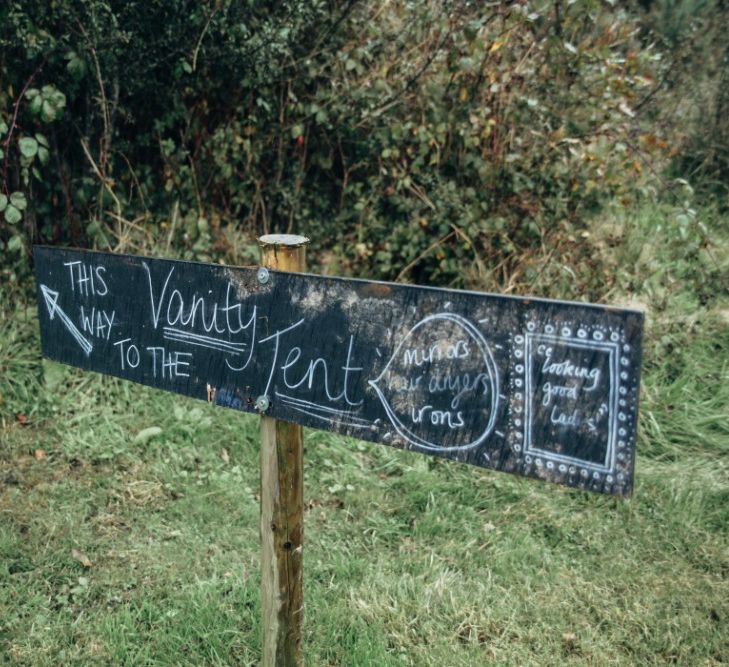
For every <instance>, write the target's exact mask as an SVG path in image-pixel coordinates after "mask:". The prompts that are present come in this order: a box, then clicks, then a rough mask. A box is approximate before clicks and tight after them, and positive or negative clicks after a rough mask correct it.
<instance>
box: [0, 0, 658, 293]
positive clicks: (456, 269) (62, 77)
mask: <svg viewBox="0 0 729 667" xmlns="http://www.w3.org/2000/svg"><path fill="white" fill-rule="evenodd" d="M637 19H638V15H637V14H635V13H630V12H628V11H627V10H624V9H611V8H609V7H608V8H606V7H603V5H602V4H601V3H598V2H596V1H593V0H590V1H587V2H583V3H576V4H574V5H568V6H563V5H562V4H561V3H555V4H549V3H547V4H544V6H543V8H542V9H527V7H526V5H522V4H511V5H499V6H489V7H486V8H484V7H482V6H481V5H480V4H478V5H477V4H476V3H462V2H441V1H436V0H428V1H426V2H419V3H412V2H407V1H405V0H393V1H391V2H387V3H374V2H359V3H354V2H342V1H341V0H340V1H336V2H335V1H331V2H290V3H285V4H284V3H282V4H274V5H271V4H270V3H263V2H249V3H234V2H232V1H231V0H227V1H221V0H218V1H217V2H215V3H213V4H209V5H202V4H200V3H196V2H191V1H185V0H174V1H167V0H151V1H148V2H144V3H137V2H121V1H112V0H85V1H83V2H81V1H78V2H72V1H71V0H65V1H64V2H59V3H45V2H41V1H40V0H32V1H25V0H24V1H23V2H22V3H21V2H20V1H19V0H15V1H13V2H11V3H10V4H9V6H8V7H7V8H6V9H4V10H0V47H2V56H1V60H0V71H2V73H3V80H4V81H7V82H8V84H7V85H6V87H5V89H4V90H3V91H2V94H1V95H0V118H1V119H2V121H3V122H4V123H5V124H6V125H7V127H8V129H7V130H5V135H4V136H5V150H6V151H7V155H6V156H5V163H4V164H5V170H4V171H3V172H2V175H3V189H4V190H5V192H6V193H7V195H8V197H10V196H11V195H12V194H14V193H20V194H24V195H26V202H27V204H28V206H27V208H26V209H25V210H24V211H21V209H20V208H18V207H17V206H15V205H14V204H13V207H14V208H15V209H17V211H18V212H19V213H22V218H23V219H22V221H21V220H18V219H17V217H18V216H17V214H16V213H13V214H12V215H11V218H15V220H14V221H13V220H10V221H9V220H8V219H7V217H8V216H7V214H6V216H5V217H6V219H5V221H4V222H3V223H2V227H0V238H2V241H3V243H4V245H5V249H4V252H5V253H6V256H10V254H11V253H13V252H16V253H17V252H19V251H20V250H22V248H23V247H24V244H23V243H21V239H25V241H26V242H27V241H28V240H40V241H43V242H50V243H70V244H73V245H93V246H96V247H101V248H114V249H118V250H122V249H133V248H137V249H139V248H142V249H144V248H151V247H154V248H155V251H156V252H166V251H169V252H170V253H174V254H176V255H178V256H183V257H189V258H197V259H211V258H224V259H226V260H228V261H241V260H250V259H252V258H253V256H254V253H253V252H252V251H251V248H250V240H251V239H252V238H253V237H254V236H255V235H257V234H260V233H262V232H269V231H297V232H301V233H305V234H308V235H310V236H311V237H312V238H313V240H314V245H315V247H314V250H315V251H319V253H318V257H319V260H320V262H321V263H322V264H323V265H324V266H323V268H322V270H327V267H326V262H327V257H332V256H335V257H337V266H336V269H333V268H330V269H329V270H336V271H338V272H342V273H349V274H358V275H365V276H370V277H378V278H390V279H392V278H399V279H407V280H414V281H418V282H421V283H438V284H451V285H464V284H478V285H480V286H482V287H483V286H489V285H494V284H496V283H501V284H502V285H503V284H504V283H506V285H507V287H509V288H511V289H518V288H519V287H520V285H521V284H523V283H525V282H529V281H531V280H533V279H534V273H535V271H536V269H535V268H534V266H533V265H534V264H535V263H536V262H535V261H533V260H535V258H541V259H544V258H546V257H554V256H557V257H564V258H571V259H570V261H571V262H572V263H573V264H579V262H580V261H582V259H580V257H582V258H583V259H584V257H583V256H587V255H586V253H588V254H589V245H586V244H584V243H583V239H584V237H583V234H584V232H585V230H586V225H587V221H588V220H589V219H590V216H591V215H592V214H593V213H594V212H596V211H598V210H600V208H601V207H602V206H604V204H605V203H606V202H613V201H616V200H617V201H618V202H620V203H622V204H629V203H630V202H631V201H633V200H634V199H635V198H636V197H640V196H642V195H643V194H645V193H647V192H650V188H649V186H650V183H651V180H652V175H651V174H650V169H646V165H648V166H650V165H651V164H652V161H653V160H654V159H656V158H657V157H660V156H662V155H664V154H666V153H667V151H668V142H667V141H666V138H665V137H664V138H657V137H656V136H654V135H653V134H651V133H650V132H646V131H643V130H642V128H641V124H640V122H639V121H640V119H639V114H638V113H637V112H636V109H638V108H640V107H641V106H642V102H643V99H644V97H645V96H646V95H649V94H650V91H651V89H652V85H653V84H654V81H655V76H656V75H655V72H656V71H657V70H658V65H657V62H658V57H659V54H657V53H655V52H654V51H653V50H652V49H650V48H645V47H641V44H640V43H639V41H638V39H639V37H640V35H639V33H638V32H636V28H637V27H638V25H639V24H638V23H637ZM2 128H3V126H2V125H0V129H2ZM46 137H48V138H47V139H46ZM33 142H35V144H34V143H33ZM34 146H35V148H34ZM34 150H35V153H33V151H34ZM31 153H33V155H31ZM643 186H645V187H643ZM16 198H17V197H16ZM8 201H10V199H8ZM0 203H1V202H0ZM7 210H9V209H8V208H6V211H7ZM21 229H22V230H23V233H22V234H19V233H18V231H19V230H21ZM324 250H327V251H330V252H329V253H324V252H323V251H324ZM13 266H15V267H17V266H18V264H17V263H16V264H14V265H13ZM595 280H596V281H597V282H598V283H599V275H598V277H597V279H593V282H594V281H595ZM588 283H589V280H588V279H586V280H582V281H581V282H580V287H579V288H580V289H583V288H587V289H588V290H589V289H590V285H589V284H588ZM593 287H594V288H595V289H597V288H598V286H597V285H593Z"/></svg>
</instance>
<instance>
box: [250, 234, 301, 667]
mask: <svg viewBox="0 0 729 667" xmlns="http://www.w3.org/2000/svg"><path fill="white" fill-rule="evenodd" d="M308 242H309V239H307V238H306V237H305V236H295V235H292V234H268V235H266V236H261V237H260V238H259V239H258V244H259V246H260V249H261V264H262V265H263V266H264V267H266V268H269V269H277V270H279V271H292V272H299V271H304V270H305V268H306V244H307V243H308ZM270 399H271V397H261V400H262V401H263V406H266V405H267V401H268V400H270ZM263 411H264V412H265V409H264V410H263ZM303 454H304V448H303V430H302V428H301V426H297V425H295V424H289V423H287V422H283V421H278V420H276V419H272V418H271V417H265V416H262V417H261V625H262V628H263V638H262V639H263V641H262V645H263V663H262V664H263V667H296V666H300V665H302V664H303V657H302V636H303V626H304V623H303V621H304V594H303V581H304V568H303V549H304V455H303Z"/></svg>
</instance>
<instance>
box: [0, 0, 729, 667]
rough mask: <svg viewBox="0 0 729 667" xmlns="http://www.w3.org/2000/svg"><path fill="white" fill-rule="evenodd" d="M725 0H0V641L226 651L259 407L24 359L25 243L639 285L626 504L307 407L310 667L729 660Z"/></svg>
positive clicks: (376, 271) (32, 350) (103, 654)
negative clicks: (504, 471) (356, 432)
mask: <svg viewBox="0 0 729 667" xmlns="http://www.w3.org/2000/svg"><path fill="white" fill-rule="evenodd" d="M728 29H729V6H727V3H726V2H725V1H724V0H642V1H641V2H633V1H630V0H628V1H625V2H618V1H617V0H605V1H604V2H598V1H597V0H576V1H572V2H569V1H565V0H549V1H546V0H545V1H532V2H525V1H519V2H509V3H506V2H504V3H500V2H494V3H481V2H468V1H463V0H461V1H458V2H455V1H448V0H446V1H436V0H421V1H419V2H411V1H406V0H386V1H383V2H370V1H368V0H328V1H320V0H309V1H306V2H304V1H303V0H289V1H288V2H270V1H269V2H261V1H258V0H248V1H247V2H242V1H237V2H234V1H232V0H210V1H208V2H198V1H193V0H147V1H144V2H141V1H136V0H126V1H121V0H54V1H53V2H48V1H47V0H22V1H21V0H6V1H5V2H4V3H3V4H2V6H0V281H1V282H0V584H1V585H0V664H10V665H33V666H35V665H56V664H128V665H146V664H149V665H168V664H169V665H171V664H189V665H199V664H220V665H224V664H249V663H250V664H254V663H255V662H256V661H257V660H258V658H259V642H258V632H259V628H258V616H259V614H258V609H259V607H258V597H257V596H258V593H257V590H258V588H257V587H258V582H257V576H258V566H257V557H258V547H257V535H256V532H257V529H256V525H257V524H256V515H257V499H256V494H257V454H256V438H257V435H256V428H257V426H256V422H255V420H252V419H249V418H247V417H245V416H241V415H238V414H234V413H229V411H220V410H217V411H214V412H213V411H211V410H209V409H208V407H207V406H199V405H196V404H194V403H192V402H188V401H186V400H183V399H180V398H179V397H171V396H166V395H161V394H159V393H155V392H148V391H147V390H145V389H143V388H139V387H136V386H130V385H127V384H125V383H122V382H118V381H115V380H111V379H109V378H101V377H97V376H92V375H89V374H81V373H77V372H76V371H74V370H71V369H67V368H63V367H60V366H57V365H55V364H49V363H45V362H41V360H40V358H39V356H38V349H39V345H38V340H37V322H36V320H35V315H34V312H35V303H34V301H33V298H34V297H33V283H32V278H31V267H32V256H31V245H32V244H33V243H49V244H59V245H72V246H80V247H93V248H98V249H102V250H113V251H118V252H137V253H148V254H154V255H163V256H170V257H183V258H188V259H196V260H204V261H221V262H225V263H232V264H250V263H255V262H256V260H257V249H256V245H255V238H256V237H257V236H258V235H259V234H261V233H264V232H273V231H278V232H286V231H294V232H297V233H303V234H306V235H308V236H310V237H311V239H312V242H313V243H312V252H311V256H310V265H311V266H312V268H313V270H316V271H318V272H321V273H332V274H337V275H355V276H362V277H371V278H382V279H390V280H400V281H411V282H415V283H419V284H437V285H443V286H454V287H470V288H475V289H480V290H493V291H499V292H502V293H532V294H539V295H541V296H551V297H559V298H572V299H588V300H592V301H602V302H610V303H629V304H632V305H637V306H640V307H642V308H644V309H645V310H646V315H647V336H646V343H645V350H644V357H645V365H644V378H645V380H644V387H643V394H642V397H641V400H642V407H641V420H640V428H639V431H640V432H639V443H638V460H637V471H636V480H637V486H636V491H635V497H634V498H633V499H632V500H631V501H629V502H625V503H624V502H619V501H614V500H612V499H606V498H600V497H593V496H587V495H585V494H582V493H579V492H575V491H571V490H563V489H559V488H554V487H549V486H546V485H539V484H538V483H535V482H531V481H526V480H519V479H512V478H510V477H508V476H501V475H494V474H491V473H489V472H485V471H480V470H475V469H472V468H463V467H459V466H457V465H451V464H449V463H448V462H444V461H437V460H430V459H427V458H426V457H413V456H411V455H409V454H407V453H403V452H399V451H395V450H391V449H389V448H384V447H378V446H371V445H365V444H362V443H357V442H354V441H347V440H344V439H342V438H338V437H336V436H331V435H325V434H322V433H318V432H312V433H309V434H308V435H307V453H306V461H307V464H306V465H307V471H306V475H307V477H306V496H307V498H308V505H307V507H308V509H307V524H306V525H307V556H306V587H307V593H306V598H307V638H306V647H307V648H306V651H307V661H308V663H309V664H317V665H318V664H331V665H334V664H341V665H354V664H356V665H387V664H393V665H395V664H397V665H400V664H411V665H472V664H480V662H482V661H484V660H486V659H491V660H494V661H495V662H496V663H499V664H519V665H525V664H535V665H545V664H555V665H556V664H564V663H571V664H594V665H602V664H626V665H631V664H656V665H663V664H683V665H721V664H728V663H729V629H728V628H729V604H728V602H727V601H728V600H729V584H727V575H728V573H729V538H728V536H727V533H728V532H729V509H728V507H729V504H728V503H727V501H728V500H729V474H728V473H729V464H728V463H727V460H728V459H727V450H728V449H729V418H728V417H727V413H728V412H729V409H728V408H727V406H728V405H729V354H728V351H729V303H728V299H727V294H728V293H729V289H728V288H729V252H728V248H729V225H727V219H728V217H729V198H728V197H727V195H728V193H729V41H727V39H726V34H727V30H728Z"/></svg>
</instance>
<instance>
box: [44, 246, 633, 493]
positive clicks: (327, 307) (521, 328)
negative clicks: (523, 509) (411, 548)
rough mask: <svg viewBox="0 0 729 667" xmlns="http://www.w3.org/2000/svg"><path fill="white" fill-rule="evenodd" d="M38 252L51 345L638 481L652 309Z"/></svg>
mask: <svg viewBox="0 0 729 667" xmlns="http://www.w3.org/2000/svg"><path fill="white" fill-rule="evenodd" d="M35 265H36V281H37V290H38V302H39V312H40V328H41V340H42V348H43V354H44V355H45V356H46V357H48V358H50V359H54V360H56V361H60V362H63V363H67V364H72V365H74V366H79V367H81V368H84V369H88V370H94V371H98V372H100V373H106V374H110V375H116V376H118V377H121V378H125V379H127V380H133V381H135V382H140V383H142V384H145V385H149V386H152V387H158V388H160V389H167V390H169V391H174V392H177V393H180V394H185V395H187V396H193V397H195V398H200V399H203V400H207V401H209V402H212V403H215V404H216V405H222V406H225V407H229V408H234V409H238V410H243V411H247V412H253V411H256V410H258V411H261V412H265V413H266V414H268V415H270V416H273V417H276V418H278V419H283V420H287V421H290V422H295V423H298V424H302V425H304V426H310V427H313V428H318V429H326V430H331V431H336V432H338V433H343V434H346V435H351V436H355V437H357V438H361V439H364V440H371V441H374V442H380V443H385V444H388V445H392V446H396V447H402V448H406V449H411V450H415V451H419V452H423V453H426V454H431V455H434V456H442V457H445V458H449V459H455V460H458V461H462V462H464V463H471V464H474V465H478V466H482V467H486V468H493V469H496V470H501V471H504V472H511V473H516V474H519V475H526V476H530V477H537V478H540V479H544V480H548V481H552V482H557V483H560V484H566V485H569V486H574V487H579V488H582V489H587V490H591V491H598V492H602V493H611V494H621V495H627V494H629V493H630V490H631V487H632V476H633V461H634V450H635V432H636V419H637V410H638V383H639V371H640V355H641V333H642V325H643V316H642V314H641V313H640V312H637V311H632V310H624V309H619V308H611V307H607V306H597V305H590V304H583V303H568V302H561V301H551V300H545V299H530V298H529V299H528V298H521V297H510V296H497V295H492V294H481V293H474V292H465V291H453V290H443V289H435V288H428V287H413V286H407V285H398V284H389V283H382V282H372V281H366V280H352V279H338V278H325V277H320V276H313V275H307V274H294V273H281V272H274V271H271V272H267V271H266V270H265V269H261V270H259V269H257V268H233V267H225V266H219V265H208V264H198V263H191V262H182V261H170V260H163V259H152V258H144V257H131V256H124V255H113V254H104V253H95V252H87V251H71V250H62V249H56V248H45V247H36V248H35Z"/></svg>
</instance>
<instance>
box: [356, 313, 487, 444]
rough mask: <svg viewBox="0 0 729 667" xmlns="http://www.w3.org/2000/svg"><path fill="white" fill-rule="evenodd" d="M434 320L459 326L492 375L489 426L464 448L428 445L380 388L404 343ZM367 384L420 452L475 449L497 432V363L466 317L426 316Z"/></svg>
mask: <svg viewBox="0 0 729 667" xmlns="http://www.w3.org/2000/svg"><path fill="white" fill-rule="evenodd" d="M434 320H445V321H447V322H451V323H452V324H455V325H456V326H459V327H461V328H462V329H463V330H464V331H465V332H466V333H467V334H468V335H469V336H470V337H471V338H472V339H473V341H474V342H475V343H476V346H477V347H478V349H479V352H481V356H482V357H483V359H484V361H485V362H486V372H487V373H488V376H489V381H490V386H491V413H490V415H489V421H488V423H487V424H486V427H485V428H484V430H483V431H482V433H481V434H480V435H479V436H478V437H477V438H476V439H475V440H474V441H473V442H469V443H466V444H465V445H455V446H452V447H444V446H443V445H438V444H436V443H433V442H429V441H428V440H425V439H423V438H421V437H420V436H418V435H416V434H415V433H413V432H412V431H411V430H410V429H408V427H407V426H405V425H404V424H403V423H402V422H401V421H400V419H399V418H398V416H397V415H396V414H395V411H394V410H393V409H392V406H391V405H390V403H389V401H388V400H387V397H386V396H385V394H384V393H383V392H382V390H381V389H380V387H379V386H378V384H377V383H378V382H379V381H380V380H382V378H383V377H384V375H385V373H387V371H388V370H389V368H390V366H391V365H392V363H393V361H394V360H395V359H396V358H397V357H398V356H399V354H400V349H401V348H402V346H403V345H404V344H405V341H406V340H408V338H410V337H411V336H412V335H413V334H414V333H415V331H417V330H418V329H419V328H420V327H423V326H425V325H426V324H428V323H429V322H432V321H434ZM367 384H369V385H370V386H371V387H372V388H373V389H374V390H375V392H376V393H377V397H378V398H379V399H380V402H381V403H382V406H383V407H384V408H385V412H386V413H387V416H388V418H389V419H390V422H391V423H392V425H393V426H394V427H395V430H396V431H397V432H398V433H399V434H400V435H401V436H402V437H403V438H405V440H407V441H408V442H409V443H410V444H411V445H412V446H413V447H418V448H420V449H424V450H426V451H429V452H463V451H467V450H470V449H474V448H475V447H478V446H479V445H480V444H481V443H482V442H483V441H484V440H485V439H486V438H488V436H489V435H490V434H491V432H492V431H493V429H494V426H495V424H496V412H497V408H498V405H499V391H500V390H499V374H498V370H497V367H496V362H495V361H494V357H493V355H492V354H491V349H490V348H489V345H488V343H487V342H486V339H485V338H484V337H483V335H482V334H481V332H480V331H479V330H478V329H477V328H476V327H475V326H474V325H473V324H472V323H471V322H469V321H468V320H467V319H466V318H465V317H462V316H460V315H456V314H454V313H434V314H433V315H428V316H427V317H424V318H423V319H422V320H420V322H418V323H417V324H416V325H415V326H414V327H412V328H411V329H410V330H409V331H408V332H407V333H406V334H405V335H404V336H403V338H402V340H400V342H399V343H398V345H397V347H396V348H395V351H394V352H393V353H392V356H391V357H390V359H389V361H388V362H387V364H386V365H385V367H384V368H383V369H382V372H381V373H380V374H379V376H377V378H376V379H374V380H367Z"/></svg>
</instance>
